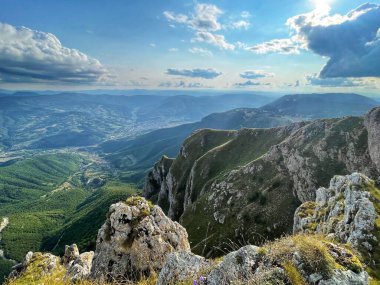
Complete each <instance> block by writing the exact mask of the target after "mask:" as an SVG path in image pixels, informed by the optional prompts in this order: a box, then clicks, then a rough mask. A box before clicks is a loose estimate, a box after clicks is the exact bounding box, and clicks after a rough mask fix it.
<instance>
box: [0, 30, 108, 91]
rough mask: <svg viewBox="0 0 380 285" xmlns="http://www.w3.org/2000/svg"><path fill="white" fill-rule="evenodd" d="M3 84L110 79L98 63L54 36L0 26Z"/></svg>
mask: <svg viewBox="0 0 380 285" xmlns="http://www.w3.org/2000/svg"><path fill="white" fill-rule="evenodd" d="M0 62H1V64H0V82H19V83H20V82H23V83H24V82H28V83H35V82H49V83H74V84H83V83H87V84H89V83H94V82H105V81H107V80H109V79H110V75H109V72H108V71H107V69H106V68H105V67H104V66H103V65H102V64H101V63H100V62H99V61H98V60H96V59H94V58H91V57H89V56H88V55H86V54H84V53H82V52H80V51H78V50H76V49H70V48H67V47H64V46H62V44H61V42H60V41H59V40H58V39H57V38H56V37H55V36H54V35H53V34H50V33H44V32H40V31H34V30H31V29H28V28H25V27H20V28H19V27H14V26H12V25H8V24H4V23H0Z"/></svg>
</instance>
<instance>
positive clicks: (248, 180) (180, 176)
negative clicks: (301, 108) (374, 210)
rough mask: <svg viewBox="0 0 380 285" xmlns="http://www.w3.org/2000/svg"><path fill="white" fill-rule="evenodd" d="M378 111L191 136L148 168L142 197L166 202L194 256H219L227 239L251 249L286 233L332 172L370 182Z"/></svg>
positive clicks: (375, 162)
mask: <svg viewBox="0 0 380 285" xmlns="http://www.w3.org/2000/svg"><path fill="white" fill-rule="evenodd" d="M379 110H380V108H375V109H374V110H372V111H371V112H370V113H368V114H367V116H366V117H365V119H363V118H360V117H345V118H341V119H324V120H317V121H313V122H305V123H296V124H293V125H290V126H287V127H282V128H275V129H262V130H258V129H243V130H240V131H215V130H201V131H198V132H197V133H195V134H193V135H192V136H190V137H189V138H188V139H187V140H186V141H185V142H184V144H183V146H182V148H181V151H180V154H179V155H178V156H177V158H176V159H175V160H174V161H173V162H171V166H170V168H169V170H168V169H167V166H168V165H166V168H165V166H163V164H162V161H161V162H159V163H158V164H157V165H156V166H155V168H154V169H153V171H152V172H151V173H150V175H149V179H148V180H147V182H146V185H145V192H146V193H148V192H149V193H150V194H149V195H148V196H149V197H151V196H160V197H161V202H160V203H161V205H164V204H169V208H168V215H169V217H171V218H173V219H175V220H178V221H180V222H181V224H182V225H184V226H185V227H186V229H187V231H188V232H189V236H190V243H191V246H192V248H193V250H194V251H195V252H196V253H198V254H204V255H206V256H213V255H219V254H221V252H223V248H224V247H225V246H226V244H225V241H226V240H227V239H231V240H232V241H234V242H235V243H243V242H244V241H246V240H247V239H250V241H251V242H253V243H258V242H261V241H263V240H265V239H268V238H269V239H273V238H276V237H279V236H281V235H283V234H284V233H291V232H292V227H293V214H294V212H295V210H296V208H297V207H298V206H299V205H300V204H301V203H302V202H306V201H313V200H314V199H315V197H316V189H317V188H318V187H319V186H321V185H322V186H327V185H328V183H329V181H330V179H331V178H332V177H333V176H334V175H335V174H349V173H352V172H355V171H359V172H361V173H364V174H365V175H367V176H369V177H371V178H372V179H375V180H378V177H379V173H380V168H379V163H378V158H379V156H378V153H379V152H378V150H377V148H378V141H379V139H378V138H379V130H380V122H379V121H380V120H379V119H378V116H379V112H380V111H379ZM162 167H164V168H165V172H162V173H159V172H157V169H160V168H162ZM153 185H154V186H153ZM152 189H154V191H153V192H152ZM162 197H167V199H166V201H165V202H163V201H162Z"/></svg>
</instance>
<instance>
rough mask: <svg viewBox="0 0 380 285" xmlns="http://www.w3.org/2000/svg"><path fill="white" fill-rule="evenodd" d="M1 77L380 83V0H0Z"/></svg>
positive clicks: (256, 84)
mask: <svg viewBox="0 0 380 285" xmlns="http://www.w3.org/2000/svg"><path fill="white" fill-rule="evenodd" d="M0 88H1V89H30V90H38V89H41V90H46V89H49V90H85V89H174V90H176V89H178V90H184V89H188V90H193V89H194V90H204V89H210V90H244V91H281V92H293V93H302V92H356V93H363V94H365V93H368V94H372V95H377V94H380V1H372V2H370V3H369V2H361V1H357V0H355V1H354V0H281V1H279V0H249V1H248V0H220V1H183V0H160V1H157V0H138V1H137V0H136V1H131V0H109V1H100V0H80V1H79V0H65V1H63V0H61V1H48V0H33V1H30V0H0Z"/></svg>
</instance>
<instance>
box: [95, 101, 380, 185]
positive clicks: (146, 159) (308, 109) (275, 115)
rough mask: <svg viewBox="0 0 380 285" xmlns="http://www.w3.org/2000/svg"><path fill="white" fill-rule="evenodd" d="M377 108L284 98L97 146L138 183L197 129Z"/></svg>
mask: <svg viewBox="0 0 380 285" xmlns="http://www.w3.org/2000/svg"><path fill="white" fill-rule="evenodd" d="M377 105H379V104H378V103H377V102H375V101H374V100H372V99H370V98H368V97H364V96H360V95H356V94H303V95H287V96H284V97H281V98H280V99H278V100H276V101H274V102H272V103H269V104H267V105H265V106H263V107H261V108H258V109H248V108H240V109H235V110H230V111H227V112H222V113H215V114H211V115H209V116H206V117H205V118H203V119H202V120H201V121H200V122H196V123H191V124H184V125H180V126H176V127H172V128H165V129H160V130H156V131H152V132H150V133H148V134H145V135H142V136H138V137H136V138H135V139H120V140H110V141H107V142H105V143H103V144H101V146H100V150H101V151H102V152H103V153H104V154H105V157H106V159H107V160H108V161H110V163H111V164H112V165H113V166H115V167H116V168H119V169H122V170H125V169H128V171H132V174H128V175H127V176H126V180H127V181H133V182H138V181H139V180H140V179H141V177H142V176H143V173H144V172H145V171H146V170H147V169H149V168H151V167H152V165H153V164H154V162H155V161H158V160H159V159H160V157H161V156H162V155H167V156H169V157H174V156H176V155H177V154H178V152H179V149H180V147H181V144H182V142H183V141H184V140H185V139H186V138H187V137H188V136H189V135H190V134H191V133H192V132H194V131H196V130H199V129H218V130H239V129H241V128H273V127H279V126H285V125H288V124H290V123H292V122H297V121H300V120H310V119H315V118H330V117H331V118H332V117H342V116H356V115H357V116H360V115H363V114H364V113H366V112H368V111H369V110H370V109H371V108H372V107H374V106H377ZM136 172H137V173H138V174H136V175H135V174H134V173H136Z"/></svg>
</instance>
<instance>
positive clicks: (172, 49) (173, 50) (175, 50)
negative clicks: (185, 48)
mask: <svg viewBox="0 0 380 285" xmlns="http://www.w3.org/2000/svg"><path fill="white" fill-rule="evenodd" d="M168 51H170V52H177V51H178V48H170V49H168Z"/></svg>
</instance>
